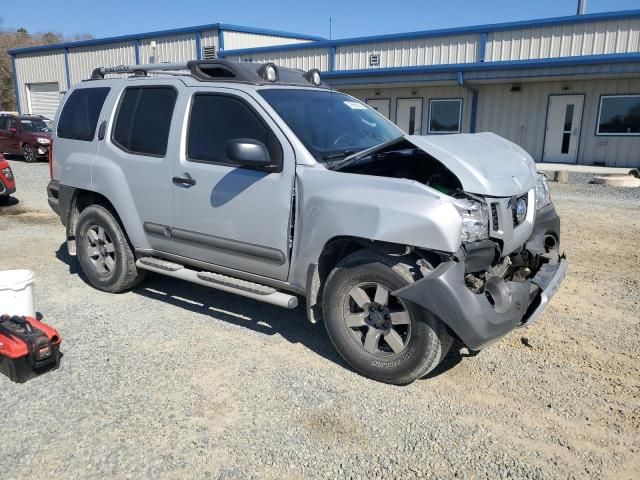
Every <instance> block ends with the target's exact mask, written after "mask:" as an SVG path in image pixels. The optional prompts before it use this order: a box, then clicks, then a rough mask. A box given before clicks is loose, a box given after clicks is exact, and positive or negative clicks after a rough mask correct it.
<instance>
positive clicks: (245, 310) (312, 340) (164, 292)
mask: <svg viewBox="0 0 640 480" xmlns="http://www.w3.org/2000/svg"><path fill="white" fill-rule="evenodd" d="M56 258H57V259H58V260H60V261H61V262H63V263H65V264H66V265H68V266H69V273H70V274H72V275H76V274H77V275H79V276H80V278H81V279H82V281H83V282H85V283H87V284H88V281H87V279H86V277H85V276H84V274H83V272H82V269H81V268H80V267H79V265H78V261H77V258H76V257H72V256H71V255H69V253H68V251H67V246H66V243H62V244H61V245H60V247H59V248H58V250H57V251H56ZM133 293H135V294H137V295H140V296H143V297H146V298H151V299H154V300H157V301H160V302H164V303H168V304H170V305H175V306H177V307H180V308H182V309H185V310H189V311H191V312H195V313H199V314H202V315H207V316H210V317H212V318H215V319H217V320H222V321H224V322H227V323H231V324H233V325H238V326H240V327H243V328H247V329H250V330H253V331H255V332H258V333H261V334H263V335H280V336H282V338H284V339H285V340H287V341H289V342H291V343H301V344H302V345H304V346H306V347H307V348H309V349H311V350H312V351H313V352H315V353H316V354H318V355H320V356H322V357H324V358H326V359H327V360H330V361H332V362H334V363H337V364H338V365H340V366H342V367H344V368H347V369H349V368H350V367H349V366H348V365H347V364H346V363H345V362H344V361H343V360H342V358H341V357H340V356H339V355H338V354H337V353H336V352H335V350H334V349H333V346H332V345H331V341H330V340H329V338H328V337H327V336H326V334H325V330H324V327H323V326H322V325H320V324H316V325H312V324H310V323H309V322H308V321H307V318H306V315H305V312H304V307H303V305H304V302H301V306H299V307H298V308H296V309H294V310H287V309H284V308H280V307H275V306H272V305H268V304H265V303H261V302H258V301H256V300H252V299H250V298H244V297H240V296H238V295H234V294H231V293H226V292H223V291H220V290H215V289H211V288H207V287H204V286H201V285H197V284H193V283H189V282H183V281H179V280H175V279H173V278H170V277H165V276H162V275H156V274H152V273H149V272H148V273H147V276H146V278H145V280H144V282H142V284H141V285H140V286H138V287H136V288H135V289H133ZM115 298H116V297H115V296H114V299H115ZM179 321H180V318H179V317H176V319H175V322H176V323H177V322H179Z"/></svg>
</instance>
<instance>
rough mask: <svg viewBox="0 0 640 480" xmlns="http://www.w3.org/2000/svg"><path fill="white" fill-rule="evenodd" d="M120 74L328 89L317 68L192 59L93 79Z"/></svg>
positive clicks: (100, 71)
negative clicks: (171, 76)
mask: <svg viewBox="0 0 640 480" xmlns="http://www.w3.org/2000/svg"><path fill="white" fill-rule="evenodd" d="M118 73H120V74H122V73H129V74H132V75H133V76H140V77H146V76H148V74H149V73H164V74H169V75H172V74H173V75H175V74H178V75H190V76H191V77H193V78H196V79H198V80H201V81H205V82H212V81H218V82H220V81H223V82H242V83H251V84H254V85H266V84H273V83H276V84H284V85H303V86H315V87H320V86H324V85H323V84H322V81H321V79H320V71H319V70H317V69H312V70H309V71H308V72H304V71H303V70H297V69H293V68H284V67H278V66H277V65H275V64H274V63H253V62H234V61H230V60H190V61H188V62H186V63H150V64H145V65H117V66H113V67H98V68H96V69H94V70H93V72H92V73H91V80H99V79H103V78H104V76H105V75H108V74H118Z"/></svg>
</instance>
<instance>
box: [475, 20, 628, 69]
mask: <svg viewBox="0 0 640 480" xmlns="http://www.w3.org/2000/svg"><path fill="white" fill-rule="evenodd" d="M629 52H640V19H638V18H630V19H624V20H608V21H602V22H590V23H579V24H569V25H555V26H548V27H543V28H534V29H521V30H508V31H504V32H490V33H489V34H488V36H487V48H486V57H485V60H486V61H503V60H526V59H536V58H557V57H572V56H576V55H600V54H608V53H629Z"/></svg>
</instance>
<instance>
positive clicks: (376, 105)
mask: <svg viewBox="0 0 640 480" xmlns="http://www.w3.org/2000/svg"><path fill="white" fill-rule="evenodd" d="M367 105H369V106H370V107H371V108H373V109H374V110H376V111H377V112H378V113H380V114H382V115H384V116H385V117H387V118H389V113H390V112H389V110H390V109H389V99H388V98H371V99H369V100H367Z"/></svg>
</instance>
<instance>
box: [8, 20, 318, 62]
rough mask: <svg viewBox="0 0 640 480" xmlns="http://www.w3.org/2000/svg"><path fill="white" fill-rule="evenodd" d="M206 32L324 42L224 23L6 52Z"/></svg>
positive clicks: (40, 50) (90, 45)
mask: <svg viewBox="0 0 640 480" xmlns="http://www.w3.org/2000/svg"><path fill="white" fill-rule="evenodd" d="M206 30H223V31H227V32H242V33H254V34H257V35H274V36H279V37H289V38H292V39H301V40H311V41H314V42H315V41H325V40H326V39H325V38H323V37H316V36H313V35H305V34H302V33H292V32H281V31H279V30H269V29H266V28H253V27H244V26H242V25H231V24H226V23H211V24H207V25H196V26H194V27H183V28H174V29H170V30H157V31H154V32H145V33H137V34H133V35H119V36H116V37H105V38H92V39H90V40H80V41H77V42H65V43H54V44H52V45H40V46H38V47H26V48H13V49H11V50H7V51H8V52H9V53H10V54H12V55H20V54H24V53H35V52H46V51H48V50H63V49H65V48H78V47H92V46H97V45H106V44H110V43H118V42H133V41H135V40H141V39H143V38H154V37H163V36H169V35H180V34H185V33H196V32H202V31H206Z"/></svg>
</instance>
